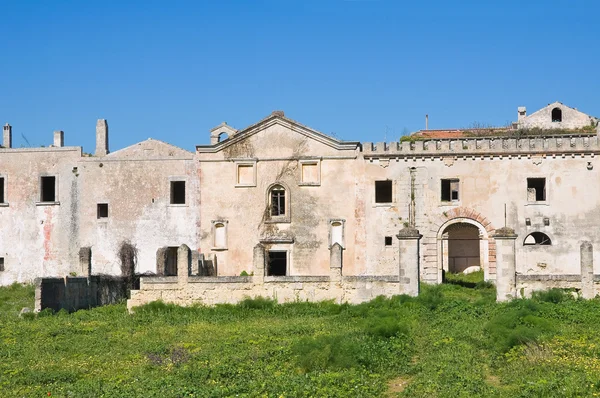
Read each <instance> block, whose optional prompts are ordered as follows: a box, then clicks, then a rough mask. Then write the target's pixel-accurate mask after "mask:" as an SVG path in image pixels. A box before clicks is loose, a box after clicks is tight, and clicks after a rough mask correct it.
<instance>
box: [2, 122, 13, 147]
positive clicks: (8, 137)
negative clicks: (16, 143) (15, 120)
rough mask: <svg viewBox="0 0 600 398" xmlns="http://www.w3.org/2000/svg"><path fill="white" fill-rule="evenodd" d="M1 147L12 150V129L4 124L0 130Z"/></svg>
mask: <svg viewBox="0 0 600 398" xmlns="http://www.w3.org/2000/svg"><path fill="white" fill-rule="evenodd" d="M2 146H3V147H4V148H12V127H11V125H10V124H8V123H6V124H5V125H4V127H3V129H2Z"/></svg>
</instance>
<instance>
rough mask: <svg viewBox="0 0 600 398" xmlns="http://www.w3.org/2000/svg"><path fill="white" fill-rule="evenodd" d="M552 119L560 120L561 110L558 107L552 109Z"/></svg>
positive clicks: (554, 120)
mask: <svg viewBox="0 0 600 398" xmlns="http://www.w3.org/2000/svg"><path fill="white" fill-rule="evenodd" d="M552 121H553V122H562V110H561V109H560V108H554V109H552Z"/></svg>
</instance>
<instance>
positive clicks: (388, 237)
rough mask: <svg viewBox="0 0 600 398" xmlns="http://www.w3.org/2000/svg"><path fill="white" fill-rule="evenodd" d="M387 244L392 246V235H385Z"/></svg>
mask: <svg viewBox="0 0 600 398" xmlns="http://www.w3.org/2000/svg"><path fill="white" fill-rule="evenodd" d="M385 245H386V246H391V245H392V237H391V236H386V237H385Z"/></svg>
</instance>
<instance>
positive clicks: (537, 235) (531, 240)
mask: <svg viewBox="0 0 600 398" xmlns="http://www.w3.org/2000/svg"><path fill="white" fill-rule="evenodd" d="M523 245H524V246H550V245H552V241H551V240H550V237H549V236H548V235H546V234H545V233H543V232H532V233H530V234H529V235H527V236H526V237H525V240H524V241H523Z"/></svg>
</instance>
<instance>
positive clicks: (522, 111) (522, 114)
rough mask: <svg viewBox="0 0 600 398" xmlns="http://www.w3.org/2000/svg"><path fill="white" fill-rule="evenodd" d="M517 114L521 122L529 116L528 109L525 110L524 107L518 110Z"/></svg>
mask: <svg viewBox="0 0 600 398" xmlns="http://www.w3.org/2000/svg"><path fill="white" fill-rule="evenodd" d="M517 113H518V115H517V121H518V122H520V121H521V120H523V119H525V117H526V116H527V108H525V107H524V106H520V107H518V108H517Z"/></svg>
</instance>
